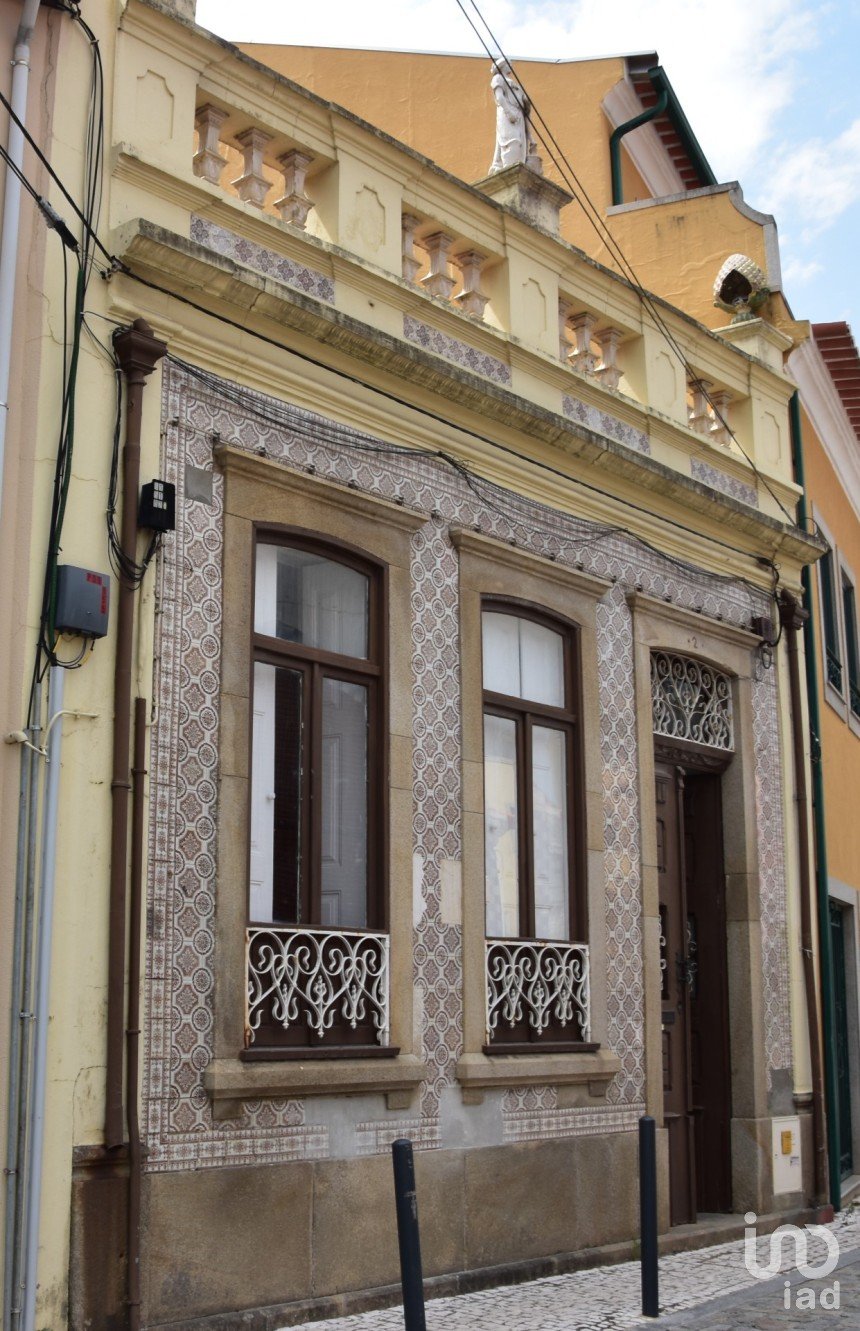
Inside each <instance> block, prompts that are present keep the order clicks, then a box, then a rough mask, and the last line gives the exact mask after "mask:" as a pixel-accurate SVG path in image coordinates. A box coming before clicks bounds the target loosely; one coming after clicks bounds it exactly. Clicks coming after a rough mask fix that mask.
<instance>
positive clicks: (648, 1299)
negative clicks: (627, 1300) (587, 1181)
mask: <svg viewBox="0 0 860 1331" xmlns="http://www.w3.org/2000/svg"><path fill="white" fill-rule="evenodd" d="M639 1229H640V1236H639V1241H640V1252H641V1257H642V1316H643V1317H659V1316H660V1298H659V1274H658V1270H657V1136H656V1124H655V1122H654V1119H653V1118H651V1117H650V1115H648V1114H645V1115H644V1116H643V1117H642V1118H640V1120H639Z"/></svg>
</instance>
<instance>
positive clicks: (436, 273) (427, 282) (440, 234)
mask: <svg viewBox="0 0 860 1331" xmlns="http://www.w3.org/2000/svg"><path fill="white" fill-rule="evenodd" d="M453 241H454V237H453V236H449V235H448V234H447V232H445V231H434V232H433V235H432V236H425V237H424V240H423V242H422V243H423V245H424V248H425V249H426V251H427V253H428V254H429V256H430V272H429V273H427V274H426V276H424V277H422V279H421V283H422V285H423V287H424V289H425V290H426V291H429V292H430V295H431V296H441V297H442V298H443V299H444V300H448V299H449V297H450V295H451V292H452V291H453V290H454V285H455V283H454V279H453V277H449V276H448V250H449V249H450V248H451V245H452V244H453Z"/></svg>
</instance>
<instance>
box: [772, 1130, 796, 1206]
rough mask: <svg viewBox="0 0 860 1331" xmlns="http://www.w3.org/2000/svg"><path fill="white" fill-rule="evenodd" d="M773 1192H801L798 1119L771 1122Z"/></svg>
mask: <svg viewBox="0 0 860 1331" xmlns="http://www.w3.org/2000/svg"><path fill="white" fill-rule="evenodd" d="M773 1190H774V1193H776V1194H779V1193H784V1192H801V1191H802V1190H803V1170H802V1160H801V1151H800V1119H799V1118H775V1119H774V1120H773Z"/></svg>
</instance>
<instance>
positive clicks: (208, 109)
mask: <svg viewBox="0 0 860 1331" xmlns="http://www.w3.org/2000/svg"><path fill="white" fill-rule="evenodd" d="M226 119H227V112H226V111H221V110H220V109H219V108H218V107H217V106H210V105H209V103H208V102H207V103H206V105H205V106H201V107H199V108H198V110H197V114H196V115H195V117H194V124H195V126H196V129H197V133H198V134H199V135H200V147H199V148H198V149H197V152H196V153H195V154H194V158H193V167H194V174H195V176H202V178H203V179H204V180H208V181H209V182H210V184H212V185H218V184H219V183H220V181H221V172H222V171H223V170H224V167H225V166H226V165H227V158H226V157H222V156H221V152H220V148H221V139H220V134H221V126H222V125H223V124H224V121H225V120H226Z"/></svg>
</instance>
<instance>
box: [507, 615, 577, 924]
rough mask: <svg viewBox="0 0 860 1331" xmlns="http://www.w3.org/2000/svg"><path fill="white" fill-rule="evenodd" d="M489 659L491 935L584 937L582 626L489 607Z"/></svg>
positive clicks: (541, 616)
mask: <svg viewBox="0 0 860 1331" xmlns="http://www.w3.org/2000/svg"><path fill="white" fill-rule="evenodd" d="M482 655H483V685H484V866H485V883H486V930H487V937H488V938H536V939H556V940H567V939H577V938H578V939H582V938H584V937H585V930H584V926H585V920H584V918H583V916H584V911H583V909H582V906H581V895H582V894H581V882H582V877H583V852H584V846H583V845H582V840H583V837H582V832H581V828H582V796H581V788H582V787H581V776H580V772H581V755H580V742H579V719H580V718H579V706H580V703H579V697H580V686H579V664H578V641H577V632H576V629H575V628H573V627H572V626H570V625H565V624H563V623H561V622H559V621H558V620H555V619H553V618H550V617H549V616H545V615H541V614H540V613H539V612H537V611H534V612H532V611H530V610H526V609H524V608H523V607H521V606H518V605H516V604H515V603H511V604H507V603H497V602H493V601H485V602H484V605H483V613H482Z"/></svg>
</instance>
